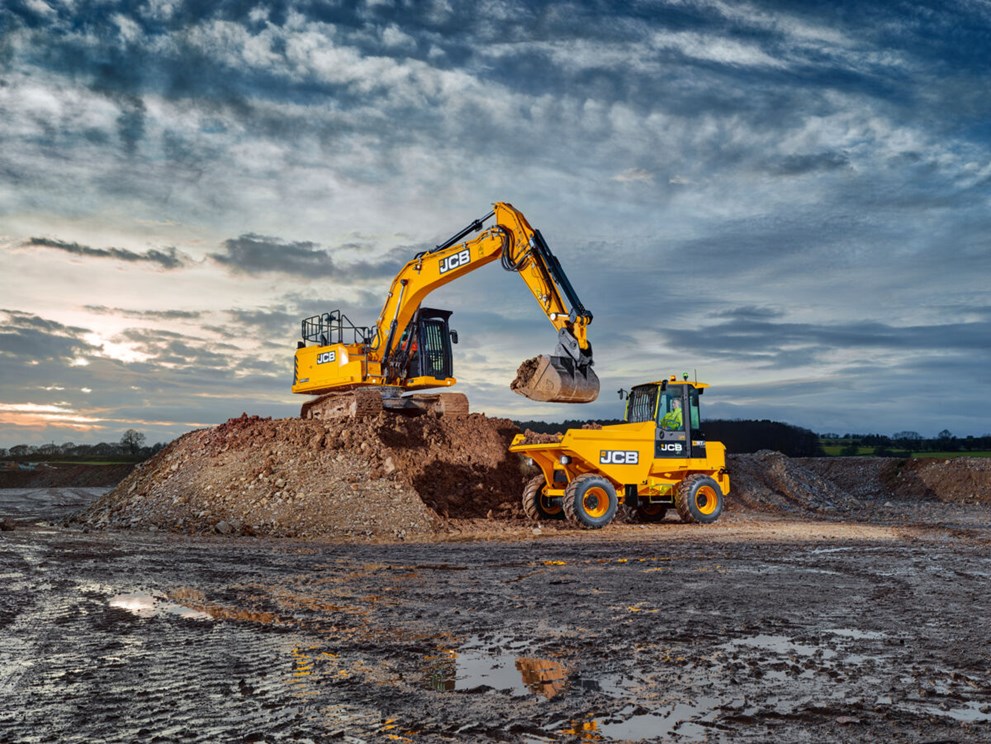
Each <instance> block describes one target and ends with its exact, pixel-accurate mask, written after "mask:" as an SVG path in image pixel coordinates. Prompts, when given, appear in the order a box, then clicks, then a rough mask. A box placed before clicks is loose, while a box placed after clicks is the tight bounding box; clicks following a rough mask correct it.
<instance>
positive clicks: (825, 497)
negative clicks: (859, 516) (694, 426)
mask: <svg viewBox="0 0 991 744" xmlns="http://www.w3.org/2000/svg"><path fill="white" fill-rule="evenodd" d="M727 460H728V462H727V467H728V469H729V472H730V496H729V498H728V500H727V501H728V503H729V505H730V508H733V507H734V506H736V505H739V506H742V507H743V508H745V509H750V510H752V511H760V512H784V513H787V512H816V513H821V514H830V513H842V512H846V511H851V510H853V509H856V508H857V507H859V506H860V501H859V500H858V499H856V498H854V497H853V496H851V495H850V494H849V493H847V492H846V491H845V490H844V489H842V488H841V487H839V486H838V485H837V484H835V483H834V482H833V481H831V480H827V479H826V478H823V477H821V476H820V475H818V474H817V473H816V472H815V471H814V470H812V469H811V468H808V467H805V466H804V465H802V464H801V463H800V462H799V461H798V460H794V459H791V458H789V457H787V456H785V455H783V454H781V453H780V452H772V451H770V450H761V451H760V452H757V453H755V454H752V455H730V456H729V457H728V458H727Z"/></svg>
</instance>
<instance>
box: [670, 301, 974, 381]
mask: <svg viewBox="0 0 991 744" xmlns="http://www.w3.org/2000/svg"><path fill="white" fill-rule="evenodd" d="M657 332H658V333H659V334H660V335H661V336H662V337H663V338H664V339H665V341H666V342H667V343H668V344H669V345H670V346H671V347H672V348H676V349H678V350H679V351H680V352H683V353H686V354H689V355H692V354H695V355H699V356H703V355H709V356H714V357H717V358H721V359H726V360H731V361H738V362H743V361H750V362H756V363H758V364H759V365H774V366H775V367H777V368H791V367H801V366H804V365H807V364H810V363H815V362H823V363H827V362H830V361H831V355H833V354H836V353H837V352H839V351H842V350H860V351H863V352H865V353H866V352H868V351H881V352H889V353H896V354H912V353H920V354H935V353H966V354H970V355H976V356H978V357H982V358H984V359H987V358H988V357H989V356H991V347H989V346H988V343H987V339H988V338H989V334H991V322H987V321H981V322H972V323H950V324H939V325H914V326H904V327H902V326H893V325H889V324H886V323H880V322H876V321H862V322H852V323H836V324H834V325H826V324H823V325H814V324H810V323H787V322H773V321H772V320H770V319H768V318H766V317H761V316H759V315H755V314H754V313H753V311H752V309H750V308H742V309H741V311H739V312H737V313H734V316H733V319H732V320H729V321H721V322H716V323H712V324H709V325H699V326H698V327H694V328H691V329H680V328H670V327H668V328H661V329H658V331H657Z"/></svg>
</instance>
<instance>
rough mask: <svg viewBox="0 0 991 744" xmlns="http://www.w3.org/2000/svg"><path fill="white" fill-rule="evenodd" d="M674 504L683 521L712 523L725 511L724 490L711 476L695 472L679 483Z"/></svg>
mask: <svg viewBox="0 0 991 744" xmlns="http://www.w3.org/2000/svg"><path fill="white" fill-rule="evenodd" d="M674 505H675V506H676V507H677V509H678V515H679V516H680V517H681V521H682V522H689V523H693V522H694V523H697V524H712V523H713V522H715V521H716V520H717V519H719V515H720V514H722V513H723V491H722V489H721V488H720V487H719V484H718V483H716V481H714V480H713V479H712V478H710V477H709V476H707V475H702V474H701V473H695V474H693V475H690V476H688V477H687V478H685V480H683V481H682V482H681V483H679V484H678V488H677V489H676V490H675V496H674Z"/></svg>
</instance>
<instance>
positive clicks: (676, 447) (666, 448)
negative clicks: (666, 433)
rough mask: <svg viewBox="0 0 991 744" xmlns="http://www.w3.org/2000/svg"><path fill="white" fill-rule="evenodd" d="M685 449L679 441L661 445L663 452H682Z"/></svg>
mask: <svg viewBox="0 0 991 744" xmlns="http://www.w3.org/2000/svg"><path fill="white" fill-rule="evenodd" d="M683 449H684V447H682V446H681V445H680V444H678V443H677V442H673V443H671V444H662V445H661V452H678V453H679V454H680V453H681V451H682V450H683Z"/></svg>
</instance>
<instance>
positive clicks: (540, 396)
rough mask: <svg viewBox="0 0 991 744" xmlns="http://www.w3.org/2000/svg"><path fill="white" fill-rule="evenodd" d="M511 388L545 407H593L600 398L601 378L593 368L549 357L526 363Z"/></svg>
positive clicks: (569, 360) (541, 356) (539, 357)
mask: <svg viewBox="0 0 991 744" xmlns="http://www.w3.org/2000/svg"><path fill="white" fill-rule="evenodd" d="M509 387H510V389H511V390H513V391H514V392H517V393H519V394H520V395H522V396H523V397H524V398H529V399H530V400H537V401H541V402H545V403H591V402H592V401H593V400H595V399H596V398H598V397H599V378H598V377H597V376H596V374H595V372H593V371H592V367H591V365H587V366H584V367H580V366H578V365H576V364H575V362H574V361H573V360H572V359H569V358H568V357H563V356H548V355H546V354H541V355H540V356H537V357H533V358H532V359H527V360H526V361H525V362H523V364H521V365H520V367H519V369H518V370H516V379H515V380H513V381H512V383H510V386H509Z"/></svg>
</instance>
